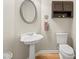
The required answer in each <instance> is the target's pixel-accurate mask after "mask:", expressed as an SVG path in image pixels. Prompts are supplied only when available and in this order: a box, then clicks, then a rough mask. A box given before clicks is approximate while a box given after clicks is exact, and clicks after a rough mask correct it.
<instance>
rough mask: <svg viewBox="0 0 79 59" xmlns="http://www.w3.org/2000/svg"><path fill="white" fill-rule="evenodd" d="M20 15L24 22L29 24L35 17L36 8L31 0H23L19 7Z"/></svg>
mask: <svg viewBox="0 0 79 59" xmlns="http://www.w3.org/2000/svg"><path fill="white" fill-rule="evenodd" d="M20 15H21V18H22V19H23V20H24V22H26V23H28V24H30V23H33V22H35V20H36V18H37V10H36V6H35V4H34V2H33V1H31V0H24V1H23V3H22V4H21V7H20Z"/></svg>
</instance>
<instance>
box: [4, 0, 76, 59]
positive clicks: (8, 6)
mask: <svg viewBox="0 0 79 59" xmlns="http://www.w3.org/2000/svg"><path fill="white" fill-rule="evenodd" d="M22 1H23V0H4V51H8V50H10V51H12V52H13V53H14V56H13V59H26V57H28V51H29V48H28V46H26V45H24V44H23V43H21V42H20V34H21V33H25V32H30V31H31V32H32V31H34V32H38V33H41V34H43V35H44V37H45V38H44V39H43V40H42V41H41V42H40V43H38V44H37V45H36V51H39V50H43V49H45V50H46V49H51V50H52V49H57V48H56V45H57V43H56V37H55V33H56V32H68V33H71V30H72V24H73V22H74V26H73V27H75V21H74V19H70V18H65V19H61V18H59V19H58V18H53V19H52V18H51V1H52V0H38V1H37V0H34V2H35V4H36V6H37V10H38V18H37V21H36V22H35V23H33V24H26V23H24V21H23V20H22V19H21V17H20V14H19V7H20V5H21V3H22ZM40 4H41V8H40ZM44 15H48V16H49V31H48V32H45V31H44V29H43V21H44ZM73 29H74V28H73ZM74 31H75V30H74ZM74 31H73V33H75V32H74ZM74 35H75V34H74ZM69 38H70V39H68V42H69V44H70V45H71V46H72V44H73V43H72V42H73V40H72V38H71V36H70V34H69ZM74 41H75V40H74ZM74 46H75V43H74Z"/></svg>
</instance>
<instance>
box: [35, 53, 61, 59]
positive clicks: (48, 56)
mask: <svg viewBox="0 0 79 59" xmlns="http://www.w3.org/2000/svg"><path fill="white" fill-rule="evenodd" d="M36 59H60V57H59V54H58V53H45V54H39V55H38V56H36Z"/></svg>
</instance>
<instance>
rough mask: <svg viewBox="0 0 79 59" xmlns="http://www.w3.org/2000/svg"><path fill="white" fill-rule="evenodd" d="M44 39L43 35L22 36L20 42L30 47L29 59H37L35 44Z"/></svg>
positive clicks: (26, 34) (31, 33)
mask: <svg viewBox="0 0 79 59" xmlns="http://www.w3.org/2000/svg"><path fill="white" fill-rule="evenodd" d="M42 39H43V36H42V35H41V34H37V33H34V32H29V33H24V34H21V39H20V41H21V42H23V43H24V44H26V45H29V59H35V44H37V43H38V42H40V41H41V40H42Z"/></svg>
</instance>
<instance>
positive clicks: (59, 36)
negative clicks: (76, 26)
mask: <svg viewBox="0 0 79 59" xmlns="http://www.w3.org/2000/svg"><path fill="white" fill-rule="evenodd" d="M67 39H68V33H56V40H57V43H58V44H66V43H67Z"/></svg>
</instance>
